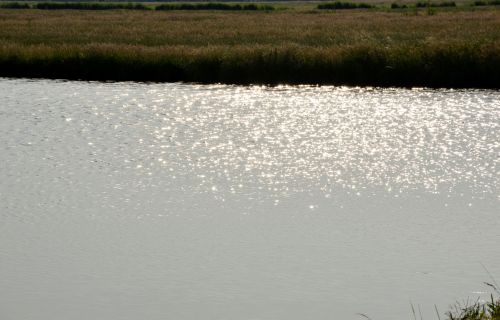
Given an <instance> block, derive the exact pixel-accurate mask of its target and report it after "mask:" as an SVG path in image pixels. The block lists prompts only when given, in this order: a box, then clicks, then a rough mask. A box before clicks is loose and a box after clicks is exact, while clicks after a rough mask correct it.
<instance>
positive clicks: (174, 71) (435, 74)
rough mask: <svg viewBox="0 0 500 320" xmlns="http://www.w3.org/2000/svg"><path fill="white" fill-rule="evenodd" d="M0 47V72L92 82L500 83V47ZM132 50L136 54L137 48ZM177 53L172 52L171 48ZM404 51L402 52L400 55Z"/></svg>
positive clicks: (492, 85)
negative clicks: (195, 49)
mask: <svg viewBox="0 0 500 320" xmlns="http://www.w3.org/2000/svg"><path fill="white" fill-rule="evenodd" d="M109 49H110V48H103V47H102V46H97V47H92V46H91V47H77V48H73V49H70V48H59V49H58V48H49V49H47V48H38V49H37V48H27V49H26V51H28V52H30V53H31V54H30V55H28V56H26V55H25V54H24V53H23V51H22V50H21V51H19V52H17V53H15V52H10V53H9V54H6V53H5V52H4V51H3V50H1V48H0V76H2V77H22V78H47V79H68V80H84V81H88V80H97V81H143V82H144V81H145V82H179V81H182V82H196V83H207V84H213V83H222V84H240V85H249V84H264V85H277V84H290V85H300V84H311V85H348V86H375V87H429V88H457V89H458V88H471V89H500V48H499V49H497V48H495V47H492V48H490V49H489V50H488V48H477V49H475V48H463V47H462V48H460V47H459V48H457V47H443V48H433V49H432V50H430V49H429V50H425V48H424V49H422V48H420V49H419V50H420V52H419V53H418V54H414V55H409V54H407V52H412V50H413V51H415V50H416V49H417V48H407V49H405V48H400V49H396V50H373V49H371V48H363V47H358V48H352V49H348V50H336V49H333V48H332V49H330V50H320V51H317V50H316V51H315V50H314V49H313V48H309V51H308V53H305V52H303V51H304V49H303V48H296V49H290V48H286V49H252V48H246V49H244V50H237V49H233V51H231V49H228V48H221V49H219V50H208V51H204V50H201V51H200V52H197V53H194V54H193V53H189V52H185V50H182V49H179V50H168V49H164V50H161V49H160V50H158V49H150V50H147V49H145V48H113V49H112V50H111V52H110V51H109ZM138 51H140V53H138ZM176 51H177V52H176ZM403 57H406V58H403Z"/></svg>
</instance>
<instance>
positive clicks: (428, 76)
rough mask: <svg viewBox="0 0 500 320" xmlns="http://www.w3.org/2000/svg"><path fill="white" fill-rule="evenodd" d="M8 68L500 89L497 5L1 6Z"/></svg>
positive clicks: (2, 62)
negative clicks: (257, 8) (399, 8)
mask: <svg viewBox="0 0 500 320" xmlns="http://www.w3.org/2000/svg"><path fill="white" fill-rule="evenodd" d="M0 75H3V76H30V77H51V78H52V77H62V78H73V79H106V80H148V81H149V80H150V81H178V80H184V81H199V82H227V83H283V82H284V83H333V84H355V85H381V86H393V85H395V86H432V87H436V86H438V87H441V86H445V87H500V11H499V10H495V9H489V10H459V11H446V10H443V11H437V12H435V13H434V14H432V15H428V14H427V13H426V11H425V10H420V11H418V12H417V11H404V12H396V11H394V12H387V11H380V10H379V11H372V10H339V11H328V12H320V11H311V10H307V11H300V10H299V11H294V10H286V11H273V12H220V11H219V12H218V11H204V12H193V11H190V12H185V11H168V12H158V11H147V12H144V11H135V10H110V11H78V10H57V11H50V10H49V11H45V10H8V9H2V10H0Z"/></svg>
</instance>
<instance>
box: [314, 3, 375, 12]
mask: <svg viewBox="0 0 500 320" xmlns="http://www.w3.org/2000/svg"><path fill="white" fill-rule="evenodd" d="M317 8H318V9H320V10H341V9H371V8H374V6H372V5H369V4H366V3H352V2H339V1H336V2H332V3H324V4H319V5H318V7H317Z"/></svg>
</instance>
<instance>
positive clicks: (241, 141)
mask: <svg viewBox="0 0 500 320" xmlns="http://www.w3.org/2000/svg"><path fill="white" fill-rule="evenodd" d="M499 172H500V92H499V91H478V90H426V89H413V90H407V89H377V88H346V87H311V86H299V87H288V86H281V87H271V88H270V87H260V86H255V87H239V86H225V85H211V86H207V85H192V84H140V83H92V82H91V83H89V82H63V81H49V80H11V79H0V179H1V182H0V288H1V289H0V318H1V319H4V320H19V319H22V320H30V319H33V320H35V319H36V320H45V319H47V320H49V319H50V320H58V319H61V320H63V319H64V320H73V319H77V320H79V319H82V320H83V319H86V320H87V319H96V320H97V319H103V320H104V319H107V320H108V319H109V320H114V319H127V320H129V319H130V320H133V319H144V320H147V319H152V320H156V319H176V320H177V319H179V320H182V319H192V320H198V319H214V320H215V319H228V320H229V319H231V320H238V319H286V320H294V319H297V320H298V319H307V320H313V319H344V320H345V319H347V320H348V319H363V318H362V316H360V315H358V313H363V314H366V315H368V316H369V317H370V318H372V319H374V320H382V319H384V320H396V319H397V320H401V319H412V318H413V315H412V311H411V306H410V303H413V305H414V306H415V308H416V309H417V308H418V306H420V309H421V311H422V313H423V316H424V319H436V318H437V316H436V315H435V311H434V305H437V307H438V309H439V310H440V312H441V313H444V311H446V310H447V307H448V306H449V305H450V304H452V303H453V302H454V301H455V300H457V299H458V300H462V299H466V298H468V297H469V298H471V299H476V298H478V297H483V298H484V297H487V296H488V295H489V293H490V290H489V288H488V287H487V286H486V285H484V284H483V281H489V282H491V279H490V277H489V276H488V274H487V272H486V271H485V270H484V268H483V267H482V265H481V264H484V265H485V266H486V267H487V268H488V270H489V271H490V272H491V273H492V275H493V276H496V278H497V280H500V250H499V249H498V248H499V243H500V209H499V208H500V177H499ZM417 312H418V311H417Z"/></svg>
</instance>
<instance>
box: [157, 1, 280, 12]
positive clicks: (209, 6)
mask: <svg viewBox="0 0 500 320" xmlns="http://www.w3.org/2000/svg"><path fill="white" fill-rule="evenodd" d="M156 10H232V11H241V10H267V11H271V10H274V7H273V6H270V5H256V4H244V5H240V4H226V3H197V4H188V3H185V4H162V5H159V6H157V7H156Z"/></svg>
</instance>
